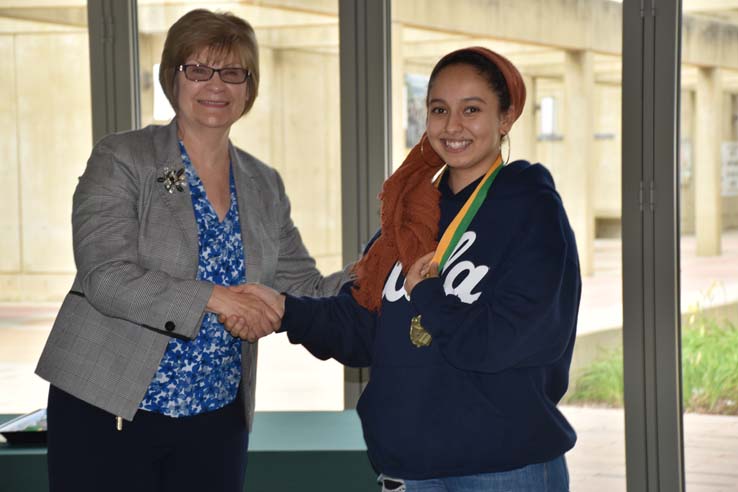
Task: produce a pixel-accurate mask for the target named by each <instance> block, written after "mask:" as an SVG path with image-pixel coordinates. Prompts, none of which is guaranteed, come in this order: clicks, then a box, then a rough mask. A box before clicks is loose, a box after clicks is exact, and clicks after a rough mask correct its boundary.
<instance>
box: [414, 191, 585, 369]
mask: <svg viewBox="0 0 738 492" xmlns="http://www.w3.org/2000/svg"><path fill="white" fill-rule="evenodd" d="M513 243H514V244H515V246H514V251H513V252H512V255H511V258H510V259H509V260H508V261H506V262H505V263H503V264H502V265H500V267H499V268H501V272H500V278H499V281H498V282H497V283H496V284H495V285H496V287H495V288H494V289H493V290H492V292H491V295H490V293H488V294H486V295H483V296H482V297H481V298H480V299H478V300H477V301H476V302H474V303H471V304H466V303H463V302H461V300H460V299H459V298H458V297H456V296H454V295H446V293H445V292H444V287H443V280H442V279H441V278H431V279H427V280H423V281H421V282H420V283H419V284H418V285H417V286H416V287H415V289H414V290H413V292H412V296H411V302H412V303H413V305H414V306H415V308H416V309H417V310H418V312H419V313H421V314H422V317H423V318H422V319H423V325H424V327H425V328H426V329H427V330H428V332H429V333H431V335H432V336H433V343H437V344H438V346H439V348H440V350H441V352H442V353H443V355H444V357H445V358H446V359H447V360H448V362H449V363H450V364H451V365H453V366H455V367H458V368H460V369H465V370H472V371H479V372H490V373H493V372H498V371H502V370H505V369H510V368H519V367H530V366H537V365H546V364H550V363H553V362H555V361H557V360H558V359H559V358H560V357H562V355H563V354H564V353H565V351H566V350H567V348H568V347H569V345H570V344H571V343H572V340H573V337H574V336H575V327H576V319H577V311H578V306H579V298H580V294H581V279H580V275H579V262H578V259H577V254H576V246H575V244H574V237H573V235H572V234H571V232H570V228H569V224H568V221H567V219H566V216H565V214H564V210H563V207H562V206H561V204H560V202H559V200H558V199H557V198H554V197H552V196H551V197H550V198H542V199H541V200H540V201H539V202H538V203H537V205H536V206H535V207H534V209H533V210H532V212H531V220H530V221H528V222H527V224H526V225H525V226H524V227H522V229H521V232H520V235H519V236H518V237H517V238H516V240H515V241H513Z"/></svg>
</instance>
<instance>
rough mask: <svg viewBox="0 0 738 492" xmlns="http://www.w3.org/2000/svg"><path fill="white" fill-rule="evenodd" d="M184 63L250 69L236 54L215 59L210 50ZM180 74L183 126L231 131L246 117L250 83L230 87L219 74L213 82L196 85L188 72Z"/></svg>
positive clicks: (179, 115)
mask: <svg viewBox="0 0 738 492" xmlns="http://www.w3.org/2000/svg"><path fill="white" fill-rule="evenodd" d="M184 64H186V65H189V64H200V65H207V66H209V67H212V68H223V67H240V68H247V67H243V66H242V64H241V61H240V60H239V59H238V57H237V56H236V55H235V54H234V53H229V54H227V55H221V56H214V55H213V54H212V53H211V52H210V51H209V50H201V51H199V52H197V53H195V54H193V55H191V56H189V57H188V58H187V60H186V61H185V63H184ZM176 73H177V75H176V77H177V78H176V81H175V94H176V97H177V119H178V123H179V125H180V126H181V127H184V128H192V129H195V130H198V129H200V130H202V129H223V130H226V131H227V130H228V129H230V127H231V125H233V123H235V122H236V121H237V120H238V119H239V118H240V117H241V115H242V114H243V111H244V107H245V106H246V101H247V100H248V97H249V94H248V84H247V83H243V84H227V83H225V82H223V81H222V80H221V78H220V74H218V73H214V74H213V77H212V78H211V79H210V80H207V81H204V82H195V81H192V80H188V79H187V78H186V77H185V74H184V72H176Z"/></svg>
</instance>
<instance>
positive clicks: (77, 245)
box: [37, 10, 344, 492]
mask: <svg viewBox="0 0 738 492" xmlns="http://www.w3.org/2000/svg"><path fill="white" fill-rule="evenodd" d="M160 67H161V68H160V82H161V84H162V86H163V88H164V92H165V93H166V95H167V97H168V98H169V101H170V102H171V104H172V106H173V107H174V109H175V111H176V117H175V118H174V120H173V121H172V122H171V123H170V124H169V125H167V126H149V127H147V128H144V129H142V130H137V131H132V132H127V133H122V134H116V135H110V136H108V137H106V138H104V139H102V140H101V141H100V142H99V143H98V144H97V145H96V146H95V148H94V150H93V152H92V155H91V157H90V159H89V161H88V164H87V168H86V170H85V172H84V174H83V176H82V177H81V178H80V181H79V184H78V186H77V189H76V191H75V194H74V207H73V215H72V225H73V231H74V254H75V260H76V264H77V270H78V271H77V275H76V278H75V280H74V284H73V286H72V289H71V291H70V293H69V295H67V297H66V298H65V300H64V303H63V305H62V308H61V310H60V312H59V315H58V317H57V320H56V322H55V324H54V327H53V329H52V331H51V334H50V336H49V340H48V342H47V344H46V347H45V349H44V351H43V354H42V356H41V359H40V361H39V364H38V368H37V373H38V374H39V375H40V376H41V377H42V378H44V379H46V380H48V381H49V382H50V383H51V387H50V391H49V402H48V423H49V434H48V438H49V442H48V444H49V454H48V458H49V460H48V463H49V481H50V485H51V490H52V492H53V491H61V490H74V491H75V492H79V491H87V490H90V491H92V490H94V491H96V492H97V491H100V490H104V491H106V492H107V491H113V490H126V491H132V490H135V491H149V490H151V491H170V490H171V491H175V490H176V491H186V490H193V491H195V490H197V491H203V490H212V491H216V490H217V491H241V490H242V489H243V479H244V474H245V465H246V448H247V444H248V428H249V426H250V424H251V419H252V417H253V408H254V389H255V370H256V344H255V343H249V342H254V341H255V340H256V338H257V336H261V335H264V334H266V333H269V332H271V331H273V330H274V329H275V328H277V327H278V325H279V313H277V312H276V311H275V310H274V308H272V307H270V306H269V305H267V304H265V303H264V302H263V301H262V300H260V299H259V298H258V297H256V296H254V295H253V294H250V293H244V292H243V291H242V287H240V286H242V284H244V283H245V282H247V281H248V282H260V283H263V284H267V285H271V286H273V287H274V288H276V289H278V290H280V291H292V292H299V293H303V294H309V295H324V294H330V293H334V292H335V291H336V290H337V289H338V287H339V286H340V284H341V283H342V282H343V280H344V275H343V274H342V273H337V274H334V275H332V276H331V277H327V278H323V277H322V276H321V274H320V273H319V272H318V270H317V269H316V268H315V262H314V260H313V259H312V258H311V257H310V255H309V254H308V252H307V250H306V248H305V246H304V245H303V243H302V240H301V238H300V234H299V232H298V230H297V228H296V227H295V226H294V224H293V223H292V220H291V218H290V205H289V201H288V199H287V197H286V196H285V192H284V186H283V184H282V181H281V179H280V177H279V175H278V174H277V172H276V171H274V170H273V169H271V168H269V167H267V166H266V165H264V164H263V163H261V162H259V161H258V160H257V159H255V158H254V157H252V156H251V155H249V154H247V153H246V152H243V151H242V150H240V149H238V148H236V147H234V146H233V145H232V144H231V142H230V141H229V138H228V136H229V131H230V128H231V125H233V123H235V122H236V121H237V120H238V119H239V118H241V117H242V116H243V115H245V114H246V113H247V112H248V111H249V109H250V108H251V107H252V105H253V104H254V100H255V99H256V95H257V93H258V88H259V63H258V49H257V44H256V39H255V36H254V31H253V29H252V28H251V26H250V25H249V24H248V23H247V22H245V21H244V20H242V19H240V18H238V17H236V16H234V15H231V14H216V13H212V12H209V11H206V10H194V11H192V12H189V13H188V14H186V15H184V16H183V17H182V18H180V19H179V20H178V21H177V22H176V23H175V24H174V25H173V26H172V27H171V29H170V30H169V32H168V34H167V38H166V41H165V44H164V50H163V53H162V60H161V66H160ZM217 315H224V316H238V317H241V318H244V319H248V320H251V322H252V323H253V326H254V330H253V335H252V336H250V337H249V338H250V340H245V341H243V342H242V341H241V340H240V339H239V338H238V337H235V336H233V335H231V334H230V333H229V332H228V331H226V330H225V329H224V327H223V325H222V324H220V323H219V322H218V320H217Z"/></svg>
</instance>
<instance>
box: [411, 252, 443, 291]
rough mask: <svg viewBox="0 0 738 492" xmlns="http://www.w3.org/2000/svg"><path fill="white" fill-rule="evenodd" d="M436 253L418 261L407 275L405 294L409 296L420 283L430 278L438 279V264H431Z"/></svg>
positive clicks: (422, 257)
mask: <svg viewBox="0 0 738 492" xmlns="http://www.w3.org/2000/svg"><path fill="white" fill-rule="evenodd" d="M434 254H435V253H432V252H431V253H428V254H425V255H423V256H421V257H420V258H418V259H417V260H415V263H413V264H412V266H411V267H410V268H409V269H408V270H407V274H405V292H407V295H408V296H409V295H410V293H411V292H412V290H413V289H414V288H415V286H416V285H418V283H420V282H422V281H423V280H425V279H427V278H430V277H438V263H431V260H432V259H433V255H434Z"/></svg>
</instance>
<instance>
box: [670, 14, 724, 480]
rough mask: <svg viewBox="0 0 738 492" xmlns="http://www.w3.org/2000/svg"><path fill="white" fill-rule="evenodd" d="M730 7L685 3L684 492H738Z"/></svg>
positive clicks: (682, 164)
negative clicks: (685, 491)
mask: <svg viewBox="0 0 738 492" xmlns="http://www.w3.org/2000/svg"><path fill="white" fill-rule="evenodd" d="M736 53H738V2H736V1H727V2H708V1H704V0H693V1H689V0H685V1H684V2H683V11H682V65H681V73H682V83H681V118H680V140H681V142H680V143H681V145H680V150H681V159H680V163H679V166H680V167H679V171H680V183H679V184H680V192H681V199H680V210H679V217H680V222H681V238H680V245H681V306H682V338H681V341H682V392H683V399H684V463H685V474H686V488H687V490H689V491H693V490H699V491H710V492H713V491H714V492H717V491H727V490H738V472H737V471H736V468H735V465H736V463H738V57H737V56H736Z"/></svg>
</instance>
